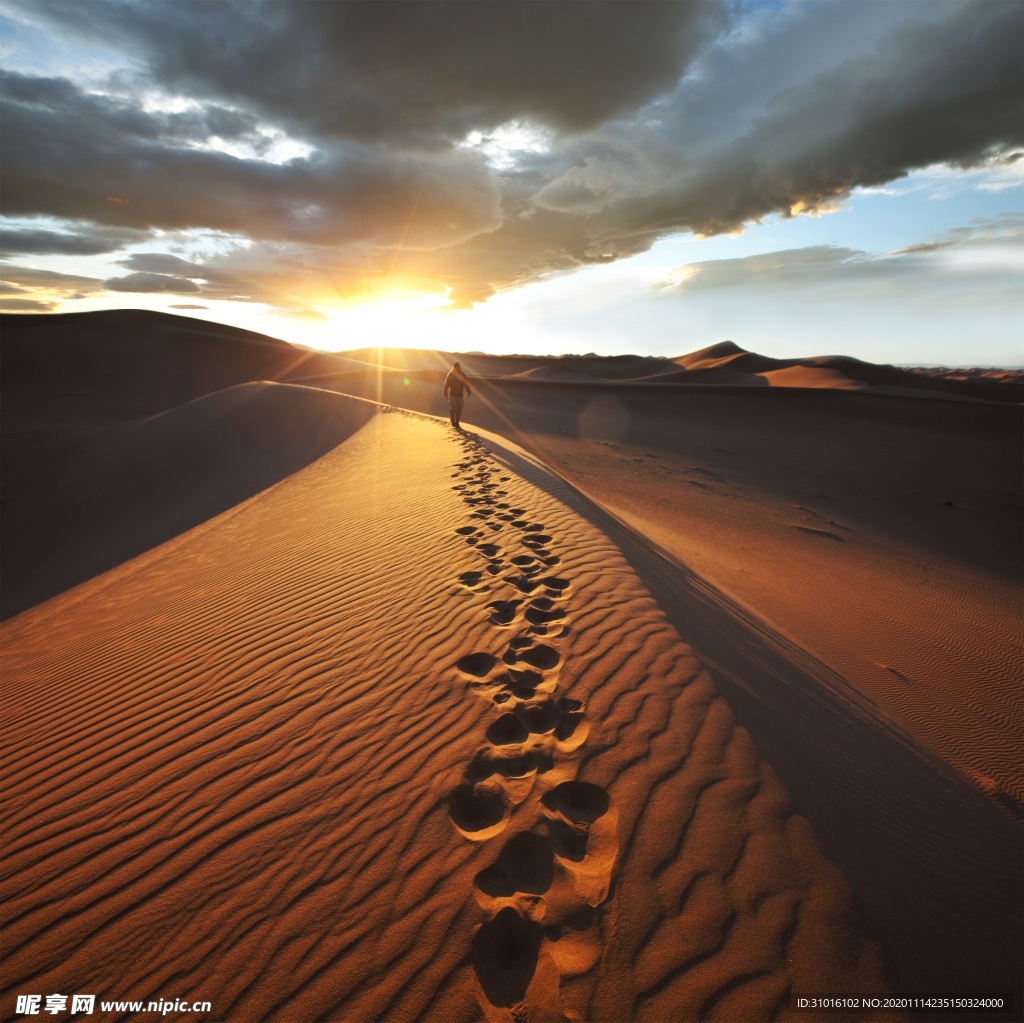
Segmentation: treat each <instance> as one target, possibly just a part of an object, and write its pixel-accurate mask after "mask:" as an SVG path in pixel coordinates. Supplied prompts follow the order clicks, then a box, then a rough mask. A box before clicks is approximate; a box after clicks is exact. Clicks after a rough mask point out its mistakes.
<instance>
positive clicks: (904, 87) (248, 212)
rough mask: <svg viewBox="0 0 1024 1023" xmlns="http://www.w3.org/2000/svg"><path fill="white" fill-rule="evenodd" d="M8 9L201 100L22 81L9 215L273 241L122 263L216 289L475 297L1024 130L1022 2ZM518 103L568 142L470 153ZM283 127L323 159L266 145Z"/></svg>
mask: <svg viewBox="0 0 1024 1023" xmlns="http://www.w3.org/2000/svg"><path fill="white" fill-rule="evenodd" d="M8 2H9V3H12V4H13V6H14V7H15V8H20V9H22V10H23V11H24V15H25V17H27V18H36V19H38V18H43V19H49V21H50V24H51V29H52V30H53V31H58V32H62V33H65V34H74V33H78V34H79V35H80V36H86V35H88V36H90V37H92V38H94V39H97V40H102V41H103V43H104V45H105V46H107V47H112V48H117V47H120V48H121V49H122V50H123V52H124V53H125V55H126V61H128V63H129V65H130V70H129V71H126V72H124V73H122V74H120V75H119V76H115V81H114V86H117V84H118V83H120V87H121V88H122V90H123V88H124V87H125V83H129V84H131V85H132V88H133V89H134V92H135V94H136V95H142V94H143V93H144V92H145V90H146V89H150V90H158V91H159V90H160V89H163V90H165V91H166V92H167V93H173V94H174V95H175V96H177V97H186V98H188V99H189V100H190V101H191V106H188V108H187V109H184V110H183V111H181V112H179V113H174V112H171V113H167V112H161V111H159V110H157V111H153V110H149V111H147V110H144V109H143V108H142V106H141V104H140V103H139V102H138V101H137V100H136V99H135V98H133V97H132V96H128V95H122V96H121V97H120V98H118V97H117V96H114V95H98V94H90V93H87V92H85V91H84V90H83V89H82V88H80V87H78V86H76V85H74V84H72V83H71V82H69V81H66V80H63V79H56V78H38V77H36V78H33V77H28V76H23V75H9V76H7V78H6V82H5V85H4V89H3V93H4V95H3V99H4V111H3V117H4V120H3V134H4V141H5V145H4V147H3V152H2V154H0V159H2V173H3V182H2V184H3V189H2V193H0V202H2V204H3V208H4V209H5V211H7V212H8V213H12V214H18V215H23V216H42V215H48V216H54V217H62V218H66V219H68V220H82V221H87V222H88V223H90V224H93V225H103V226H105V227H107V228H115V229H119V230H137V231H148V230H151V229H165V230H181V229H189V228H201V229H212V230H216V231H221V232H227V233H231V234H233V235H235V236H238V237H248V238H250V239H253V240H255V241H256V242H258V243H260V244H261V245H262V247H261V248H259V251H257V252H256V254H255V255H252V256H247V255H246V254H245V253H244V252H243V251H241V250H239V251H236V252H233V253H231V254H229V256H228V257H225V258H220V257H218V259H214V260H210V259H207V260H205V261H204V262H202V264H199V263H190V264H189V265H188V266H182V265H179V264H175V263H174V262H173V259H174V258H175V257H160V255H159V254H154V253H150V254H142V255H139V254H137V255H135V256H132V257H130V259H129V260H128V261H124V262H123V264H122V265H123V266H124V268H125V269H128V270H132V271H134V273H133V275H132V276H133V277H134V276H136V275H138V274H150V275H152V274H157V275H162V276H164V277H168V278H177V279H179V281H182V282H191V284H192V287H193V288H201V291H202V294H203V296H204V298H213V297H225V296H229V295H230V296H231V297H234V298H243V299H244V298H246V297H247V298H248V300H251V301H271V302H272V303H276V304H279V305H281V306H284V307H291V306H301V307H303V308H305V307H306V306H307V305H309V304H310V303H311V302H312V304H315V301H312V300H311V299H310V296H313V295H315V294H323V293H326V294H335V295H338V296H342V297H344V296H346V295H348V294H351V293H355V292H358V290H359V283H358V281H359V279H360V277H361V278H362V279H364V280H365V281H368V282H372V283H373V284H374V285H377V284H380V283H383V284H387V283H388V282H400V283H403V284H405V285H407V286H417V287H422V288H429V289H430V290H434V291H439V290H440V289H441V288H443V287H445V286H448V287H451V288H452V289H453V292H452V297H453V299H454V300H455V301H456V304H463V305H464V304H467V303H470V302H474V301H480V300H483V299H486V298H487V296H489V295H491V294H493V293H494V292H495V291H496V290H502V289H506V288H510V287H516V286H519V285H522V284H525V283H528V282H530V281H532V280H537V279H539V278H542V277H543V276H544V275H546V274H550V273H552V272H557V271H564V270H569V269H572V268H574V267H578V266H583V265H587V264H590V263H598V262H606V261H609V260H613V259H617V258H622V257H623V256H628V255H631V254H635V253H638V252H642V251H644V250H645V249H647V248H649V247H650V246H651V244H653V242H654V241H656V240H657V239H658V238H660V237H663V236H665V235H668V234H671V233H673V232H678V231H695V232H701V233H705V234H714V233H717V232H722V231H732V230H737V229H740V228H742V227H743V226H744V225H746V224H749V223H751V222H752V221H755V220H757V219H759V218H763V217H765V216H768V215H770V214H773V213H783V214H785V215H790V214H792V213H797V212H800V211H814V210H816V209H821V208H827V207H828V206H830V205H832V204H835V203H836V202H839V201H841V200H842V199H843V198H844V197H845V196H847V195H848V194H849V193H850V191H851V190H853V189H855V188H857V187H859V186H868V185H877V184H881V183H884V182H887V181H891V180H893V179H895V178H898V177H901V176H903V175H905V174H907V173H908V172H910V171H912V170H914V169H917V168H922V167H925V166H929V165H932V164H936V163H946V164H953V165H958V166H962V167H968V166H975V165H980V164H983V163H984V162H985V161H987V160H991V159H994V158H1005V159H1009V158H1011V156H1010V154H1011V153H1012V150H1013V147H1018V146H1021V145H1022V144H1024V129H1022V124H1024V117H1022V108H1024V102H1022V97H1024V5H1021V4H1020V3H1019V2H1018V0H1008V2H1003V0H980V2H963V3H962V2H959V0H937V2H931V3H929V2H920V3H906V4H900V3H894V4H875V5H860V4H817V5H814V4H811V5H807V6H801V5H789V6H785V7H783V8H782V9H781V10H774V9H769V8H759V7H757V6H756V5H755V6H754V8H753V9H752V10H753V11H754V14H751V13H750V12H748V13H747V14H746V15H743V16H738V17H741V21H742V17H746V18H747V20H746V21H742V23H739V22H735V21H730V20H729V19H728V18H727V16H726V15H725V14H724V13H723V10H724V8H723V7H722V5H719V4H716V3H710V2H709V3H681V2H675V0H670V2H666V3H661V2H652V3H646V2H644V3H639V2H637V3H625V2H613V3H603V2H597V0H593V2H587V3H578V2H546V3H520V2H505V0H493V2H488V3H483V2H479V3H449V2H442V0H436V2H435V0H422V2H414V3H406V2H389V3H381V2H370V3H362V2H348V3H298V2H263V0H245V2H237V3H236V2H229V0H218V2H207V0H202V2H192V0H178V2H175V3H173V4H169V3H164V2H156V0H136V2H129V0H92V2H90V3H89V4H79V3H68V2H67V0H31V3H30V2H29V0H8ZM736 10H741V8H736ZM738 24H739V28H740V29H742V30H737V25H738ZM688 70H691V71H692V73H691V74H687V72H688ZM112 88H113V87H112ZM114 91H116V89H115V90H114ZM179 105H180V104H179ZM513 120H517V121H520V122H522V123H524V124H528V125H529V124H533V125H546V126H547V128H548V129H549V130H548V134H547V136H546V139H547V143H546V147H544V146H539V147H537V148H538V149H539V151H536V152H519V153H518V154H513V157H512V158H510V159H507V160H506V161H505V162H500V161H499V162H496V163H495V164H494V165H493V166H491V167H488V166H487V164H486V163H485V160H484V158H483V155H482V151H465V150H464V149H462V148H459V147H457V146H456V143H459V142H460V140H463V139H464V138H465V137H466V135H467V133H468V132H470V131H471V130H472V131H478V132H481V133H484V134H487V133H488V132H490V133H491V140H492V142H493V141H494V140H495V139H499V136H500V133H498V132H494V129H496V128H498V126H500V125H501V124H503V123H507V122H510V121H513ZM281 131H286V132H290V133H291V134H292V136H293V137H294V138H298V139H301V140H302V141H303V142H305V143H306V144H307V145H308V146H309V147H310V150H311V152H310V155H309V156H307V157H304V158H301V159H294V160H291V161H289V162H287V163H283V164H275V163H272V162H269V161H268V160H266V159H262V158H261V154H266V153H267V152H269V150H268V148H267V146H268V145H269V143H268V141H267V140H268V139H269V138H270V137H271V136H272V135H273V134H274V133H275V132H278V133H279V132H281ZM217 140H234V141H235V142H237V143H238V144H239V146H242V147H244V148H245V150H246V151H248V152H250V153H251V154H252V155H251V156H250V157H249V158H246V159H242V158H239V157H236V156H230V155H228V154H227V153H225V152H222V151H217V149H216V146H215V144H216V143H217ZM220 148H223V146H221V147H220ZM236 151H242V149H239V148H238V147H236ZM844 258H845V257H844ZM849 258H853V257H849ZM181 262H183V263H189V261H188V260H182V261H181ZM120 280H121V281H129V280H131V277H129V278H120ZM196 281H201V282H202V284H201V285H197V284H196V283H195V282H196ZM182 286H184V285H182ZM120 287H122V288H123V287H128V285H126V284H122V285H120Z"/></svg>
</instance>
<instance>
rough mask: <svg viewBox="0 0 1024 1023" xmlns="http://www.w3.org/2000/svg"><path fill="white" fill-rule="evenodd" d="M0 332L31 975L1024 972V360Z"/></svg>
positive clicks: (51, 980)
mask: <svg viewBox="0 0 1024 1023" xmlns="http://www.w3.org/2000/svg"><path fill="white" fill-rule="evenodd" d="M390 301H394V303H395V314H396V316H397V315H399V314H400V313H401V311H402V310H403V309H404V308H406V306H405V304H404V303H405V302H406V300H405V299H400V298H397V297H394V298H393V299H386V300H385V306H386V304H387V302H390ZM367 308H368V309H369V308H370V307H369V306H368V307H367ZM0 326H2V329H3V361H4V366H3V368H4V374H3V388H4V393H3V400H4V408H5V425H4V430H5V437H4V442H5V443H4V448H5V450H4V455H5V474H4V487H5V492H4V508H5V529H4V534H3V541H4V545H5V546H4V551H3V555H4V565H5V584H6V585H5V587H4V592H3V600H4V607H3V613H4V617H5V621H4V624H3V632H4V637H3V639H4V660H3V678H2V687H3V688H2V699H3V708H4V716H5V742H4V749H3V752H2V757H3V764H4V777H5V788H4V795H3V800H2V803H0V811H2V820H3V829H4V835H5V843H4V849H3V853H2V862H3V867H4V876H5V882H4V899H3V903H2V907H0V912H2V919H3V930H2V932H0V933H2V941H3V948H2V951H3V955H4V961H5V970H4V976H3V988H4V990H3V993H2V995H0V997H2V998H3V999H5V1002H4V1004H8V1003H9V1004H11V1005H14V1004H16V999H17V997H18V996H19V995H24V994H26V993H28V992H40V993H48V992H58V991H59V992H82V993H95V994H96V995H97V996H98V999H103V1000H106V999H107V998H110V999H117V998H120V997H124V998H126V999H127V998H136V997H138V998H143V999H147V998H149V997H150V996H152V997H153V998H154V999H156V998H158V997H172V996H175V995H178V994H181V995H185V994H186V993H187V994H189V995H190V996H194V997H195V998H197V999H203V1000H208V1001H209V1002H210V1003H211V1006H212V1009H211V1010H210V1018H217V1019H224V1020H228V1021H232V1020H237V1021H250V1020H272V1019H282V1020H302V1021H305V1020H313V1019H324V1020H360V1021H363V1020H365V1021H371V1020H379V1021H392V1020H398V1019H401V1020H416V1019H424V1020H444V1021H446V1023H448V1021H454V1023H461V1021H464V1023H469V1021H472V1020H487V1021H494V1023H513V1021H520V1023H521V1021H555V1020H563V1021H564V1020H595V1021H607V1023H622V1021H627V1020H628V1021H633V1020H636V1021H641V1020H652V1021H654V1020H680V1021H683V1020H698V1019H708V1020H714V1019H720V1020H744V1021H747V1020H750V1021H760V1020H766V1021H767V1020H770V1019H798V1018H799V1019H808V1020H809V1019H823V1020H824V1019H831V1018H833V1014H832V1013H830V1012H821V1013H815V1012H808V1011H806V1010H803V1009H800V1007H799V1006H798V1003H797V999H798V998H799V997H802V996H804V995H813V994H815V993H817V994H819V995H820V994H822V993H826V992H833V993H839V992H844V993H852V992H860V993H862V994H863V993H871V994H875V995H878V996H880V997H881V996H884V995H886V994H895V995H899V994H901V993H906V992H938V991H957V992H960V993H967V992H976V993H992V992H1001V993H1005V994H1011V993H1012V994H1013V996H1014V997H1015V998H1016V999H1020V997H1021V990H1020V987H1021V984H1020V980H1021V978H1020V963H1021V961H1022V955H1021V953H1022V948H1021V933H1022V929H1021V926H1020V925H1021V907H1022V890H1021V885H1022V881H1021V878H1022V876H1024V871H1022V870H1021V866H1022V862H1021V860H1022V850H1021V843H1020V827H1021V822H1022V820H1024V772H1022V770H1021V763H1022V760H1021V757H1020V735H1021V726H1022V723H1024V706H1022V704H1021V701H1020V699H1019V696H1018V695H1017V694H1018V693H1019V681H1020V663H1019V631H1018V626H1019V598H1020V573H1021V567H1022V558H1024V551H1022V542H1021V534H1020V515H1021V512H1022V508H1024V497H1022V494H1021V487H1020V479H1019V466H1020V460H1021V456H1022V452H1021V443H1022V442H1021V437H1022V436H1024V431H1021V429H1020V427H1021V425H1022V424H1021V416H1022V412H1024V402H1022V397H1024V386H1022V384H1024V381H1022V380H1021V378H1020V376H1019V375H1018V376H1017V377H1013V376H1010V377H1009V378H1007V377H1005V376H1003V377H1001V378H1000V377H998V375H993V376H991V377H989V376H986V375H985V374H982V373H980V372H979V373H956V372H954V371H933V372H923V371H918V370H911V369H904V368H900V367H895V366H880V365H875V364H873V363H868V362H864V361H860V360H856V359H851V358H847V357H844V356H821V357H815V358H803V359H771V358H768V357H765V356H761V355H759V354H758V353H756V352H752V351H748V350H747V349H746V348H744V347H743V346H742V345H740V344H737V343H734V342H731V341H726V342H720V343H718V344H714V345H711V346H707V347H704V348H702V349H699V350H696V351H693V352H689V353H688V354H685V355H680V356H677V357H675V358H672V359H667V358H655V357H650V356H638V355H622V356H617V357H601V356H597V355H592V354H591V355H576V356H565V357H560V358H539V357H535V356H528V355H523V356H512V355H510V356H495V355H488V354H485V353H481V352H454V351H444V350H421V349H417V348H414V347H396V348H390V347H378V346H371V347H352V348H350V349H349V350H347V351H344V352H341V353H339V354H327V353H325V352H321V351H313V350H309V349H301V348H298V347H295V346H292V345H289V344H286V343H284V342H282V341H279V340H277V339H275V338H273V337H269V336H266V335H261V334H258V333H254V332H251V331H245V330H241V329H238V328H231V327H225V326H224V325H222V324H216V323H206V322H204V321H200V320H196V319H191V318H185V317H174V316H169V315H164V314H155V313H144V312H139V311H129V310H123V311H118V312H107V313H92V314H82V315H72V316H5V317H4V318H3V321H2V323H0ZM409 340H410V342H411V340H412V339H409ZM685 349H686V345H685V344H681V345H680V350H683V351H685ZM455 361H459V362H460V364H461V367H462V369H463V371H464V374H465V376H466V379H467V381H468V384H469V388H470V390H471V394H468V395H467V396H466V397H465V410H464V413H463V423H464V429H462V430H457V429H455V428H453V427H452V426H451V425H450V424H449V422H448V419H447V414H448V402H447V399H446V398H445V397H444V395H443V393H442V386H443V383H444V380H445V378H446V375H447V374H448V372H449V370H450V369H451V367H452V364H453V362H455ZM940 896H941V897H940ZM97 1004H99V1003H97ZM1018 1004H1019V1002H1018ZM108 1015H113V1013H108ZM180 1015H181V1018H184V1017H185V1015H186V1014H185V1013H181V1014H180ZM204 1018H205V1017H204ZM851 1018H852V1017H851ZM871 1018H872V1019H909V1018H913V1015H912V1013H907V1012H904V1011H902V1010H901V1009H899V1008H893V1009H892V1010H886V1011H883V1012H879V1013H872V1015H871ZM993 1018H995V1017H993Z"/></svg>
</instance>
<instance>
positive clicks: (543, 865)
mask: <svg viewBox="0 0 1024 1023" xmlns="http://www.w3.org/2000/svg"><path fill="white" fill-rule="evenodd" d="M554 879H555V857H554V851H553V849H552V845H551V840H550V839H549V838H547V837H546V836H544V835H538V834H536V833H534V832H532V831H520V832H519V834H517V835H513V836H512V837H511V838H510V839H509V840H508V841H507V842H506V843H505V847H504V848H503V849H502V850H501V852H500V853H499V854H498V858H497V860H496V861H495V862H494V865H493V866H490V867H485V868H484V869H483V870H481V871H480V873H479V874H477V875H476V877H475V878H474V879H473V883H474V885H476V887H477V888H478V889H479V890H480V891H481V892H483V894H484V895H488V896H490V897H491V898H492V899H508V898H512V897H513V896H515V895H519V894H523V895H544V894H545V892H547V891H548V890H549V889H550V888H551V884H552V882H553V881H554Z"/></svg>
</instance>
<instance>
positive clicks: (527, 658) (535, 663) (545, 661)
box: [516, 646, 562, 671]
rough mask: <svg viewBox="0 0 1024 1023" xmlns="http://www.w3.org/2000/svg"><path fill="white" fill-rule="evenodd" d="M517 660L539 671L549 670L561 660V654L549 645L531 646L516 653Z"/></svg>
mask: <svg viewBox="0 0 1024 1023" xmlns="http://www.w3.org/2000/svg"><path fill="white" fill-rule="evenodd" d="M516 658H517V660H520V661H524V662H525V663H526V664H529V665H530V666H531V667H532V668H537V669H538V670H539V671H550V670H551V669H552V668H554V667H557V666H558V664H559V663H560V662H561V660H562V655H561V654H560V653H559V652H558V651H557V650H556V649H555V648H554V647H550V646H532V647H529V648H528V649H526V650H523V651H520V652H519V653H517V654H516Z"/></svg>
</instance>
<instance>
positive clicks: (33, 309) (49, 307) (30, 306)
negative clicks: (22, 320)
mask: <svg viewBox="0 0 1024 1023" xmlns="http://www.w3.org/2000/svg"><path fill="white" fill-rule="evenodd" d="M57 305H58V303H57V302H49V301H45V300H42V299H34V298H0V309H6V310H7V311H8V312H12V313H52V312H53V311H54V309H56V308H57Z"/></svg>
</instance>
